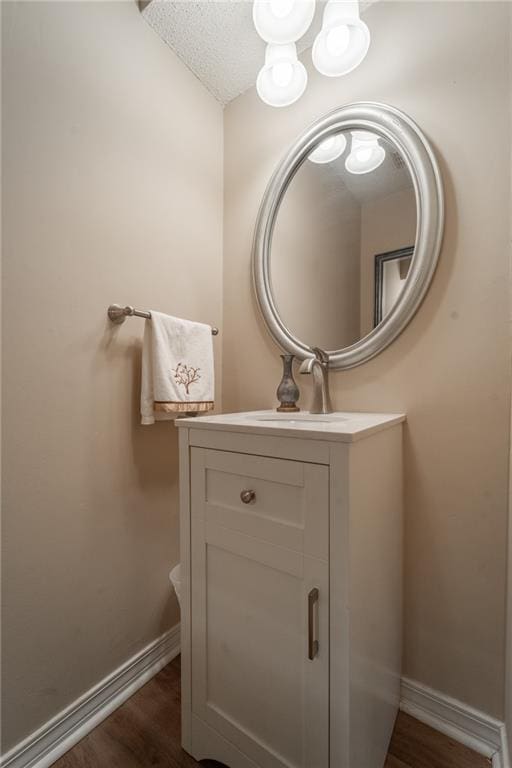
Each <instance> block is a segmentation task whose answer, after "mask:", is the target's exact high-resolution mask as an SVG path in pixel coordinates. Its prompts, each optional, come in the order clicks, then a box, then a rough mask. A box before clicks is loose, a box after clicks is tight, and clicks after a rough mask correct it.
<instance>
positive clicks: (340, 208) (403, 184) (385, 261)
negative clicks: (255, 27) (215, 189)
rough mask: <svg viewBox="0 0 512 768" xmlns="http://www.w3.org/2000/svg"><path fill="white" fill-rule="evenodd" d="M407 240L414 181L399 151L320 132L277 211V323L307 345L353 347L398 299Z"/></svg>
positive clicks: (349, 134) (360, 134) (371, 140)
mask: <svg viewBox="0 0 512 768" xmlns="http://www.w3.org/2000/svg"><path fill="white" fill-rule="evenodd" d="M415 239H416V199H415V193H414V187H413V182H412V178H411V175H410V173H409V170H408V168H407V165H406V163H405V161H404V159H403V157H402V156H401V155H400V153H399V151H398V150H397V148H396V147H395V146H394V145H392V144H391V143H390V142H388V141H387V140H385V139H383V138H381V137H380V136H377V134H375V133H371V132H369V131H356V130H354V131H344V132H340V133H338V134H335V135H332V136H330V137H329V138H327V139H325V140H324V141H323V142H322V143H320V144H318V145H317V146H316V147H315V149H314V150H313V151H312V152H311V153H310V154H309V156H308V157H307V159H306V160H305V161H304V162H303V163H302V165H301V166H300V168H299V169H298V171H297V172H296V174H295V176H294V177H293V179H292V181H291V183H290V185H289V187H288V189H287V191H286V193H285V195H284V198H283V200H282V202H281V205H280V208H279V211H278V213H277V218H276V222H275V228H274V233H273V236H272V243H271V258H270V276H271V283H272V293H273V297H274V301H275V304H276V308H277V311H278V313H279V315H280V316H281V318H282V320H283V322H284V323H285V325H286V326H287V327H288V328H289V329H290V331H291V333H292V334H293V335H294V336H295V337H296V338H299V339H301V340H302V341H304V342H306V343H307V344H310V345H311V346H319V347H321V348H322V349H325V350H328V351H335V350H339V349H342V348H344V347H347V346H349V345H351V344H354V343H355V342H357V341H358V340H359V339H361V338H363V337H364V336H366V335H367V334H368V333H370V331H371V330H372V329H373V328H374V327H375V326H376V325H378V324H379V323H381V322H382V321H383V320H384V318H385V317H386V316H387V315H388V314H389V312H390V311H391V310H392V309H393V306H394V305H395V304H396V302H397V300H398V298H399V296H400V294H401V292H402V291H403V288H404V286H405V284H406V281H407V277H408V274H409V268H410V264H411V260H412V257H413V253H414V243H415Z"/></svg>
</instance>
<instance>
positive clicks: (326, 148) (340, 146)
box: [308, 133, 347, 163]
mask: <svg viewBox="0 0 512 768" xmlns="http://www.w3.org/2000/svg"><path fill="white" fill-rule="evenodd" d="M346 146H347V140H346V138H345V137H344V136H343V134H342V133H337V134H335V135H334V136H328V137H327V138H326V139H324V140H323V141H322V142H320V144H319V145H318V146H317V147H316V149H314V150H313V151H312V152H311V153H310V154H309V155H308V160H311V162H312V163H332V161H333V160H336V159H337V158H338V157H340V155H342V154H343V152H344V151H345V147H346Z"/></svg>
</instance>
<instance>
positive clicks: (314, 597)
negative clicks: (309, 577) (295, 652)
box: [308, 587, 319, 661]
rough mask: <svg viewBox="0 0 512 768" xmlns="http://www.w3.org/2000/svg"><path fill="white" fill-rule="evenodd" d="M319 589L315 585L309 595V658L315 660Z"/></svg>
mask: <svg viewBox="0 0 512 768" xmlns="http://www.w3.org/2000/svg"><path fill="white" fill-rule="evenodd" d="M318 597H319V593H318V589H317V588H316V587H314V588H313V589H312V590H311V592H310V593H309V595H308V659H310V660H311V661H313V659H314V658H315V656H316V655H317V653H318V640H317V638H316V637H315V625H316V622H315V605H316V606H317V607H318Z"/></svg>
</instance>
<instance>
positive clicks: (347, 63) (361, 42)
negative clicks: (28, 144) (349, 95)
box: [312, 0, 370, 77]
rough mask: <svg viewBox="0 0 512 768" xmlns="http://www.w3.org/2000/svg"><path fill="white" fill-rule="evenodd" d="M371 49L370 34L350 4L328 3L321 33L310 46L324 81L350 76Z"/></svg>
mask: <svg viewBox="0 0 512 768" xmlns="http://www.w3.org/2000/svg"><path fill="white" fill-rule="evenodd" d="M369 47H370V30H369V29H368V27H367V26H366V24H365V23H364V21H361V19H360V18H359V6H358V3H357V2H352V0H347V1H346V0H329V2H328V3H327V5H326V7H325V11H324V18H323V24H322V29H321V30H320V32H319V33H318V35H317V36H316V39H315V42H314V43H313V54H312V55H313V64H314V65H315V67H316V69H317V70H318V71H319V72H320V73H321V74H322V75H326V76H327V77H339V76H340V75H346V74H348V72H351V71H352V70H353V69H355V68H356V67H357V66H359V64H360V63H361V62H362V61H363V59H364V57H365V56H366V54H367V53H368V48H369Z"/></svg>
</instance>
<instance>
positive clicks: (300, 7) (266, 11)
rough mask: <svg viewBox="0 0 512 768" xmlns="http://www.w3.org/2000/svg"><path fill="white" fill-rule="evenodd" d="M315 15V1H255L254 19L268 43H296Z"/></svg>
mask: <svg viewBox="0 0 512 768" xmlns="http://www.w3.org/2000/svg"><path fill="white" fill-rule="evenodd" d="M314 15H315V0H254V4H253V8H252V18H253V21H254V26H255V27H256V31H257V33H258V35H259V36H260V37H262V38H263V40H265V41H266V42H267V43H278V44H279V45H284V44H285V43H294V42H295V40H298V39H299V37H302V35H304V34H305V33H306V32H307V30H308V29H309V26H310V24H311V22H312V21H313V16H314Z"/></svg>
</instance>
